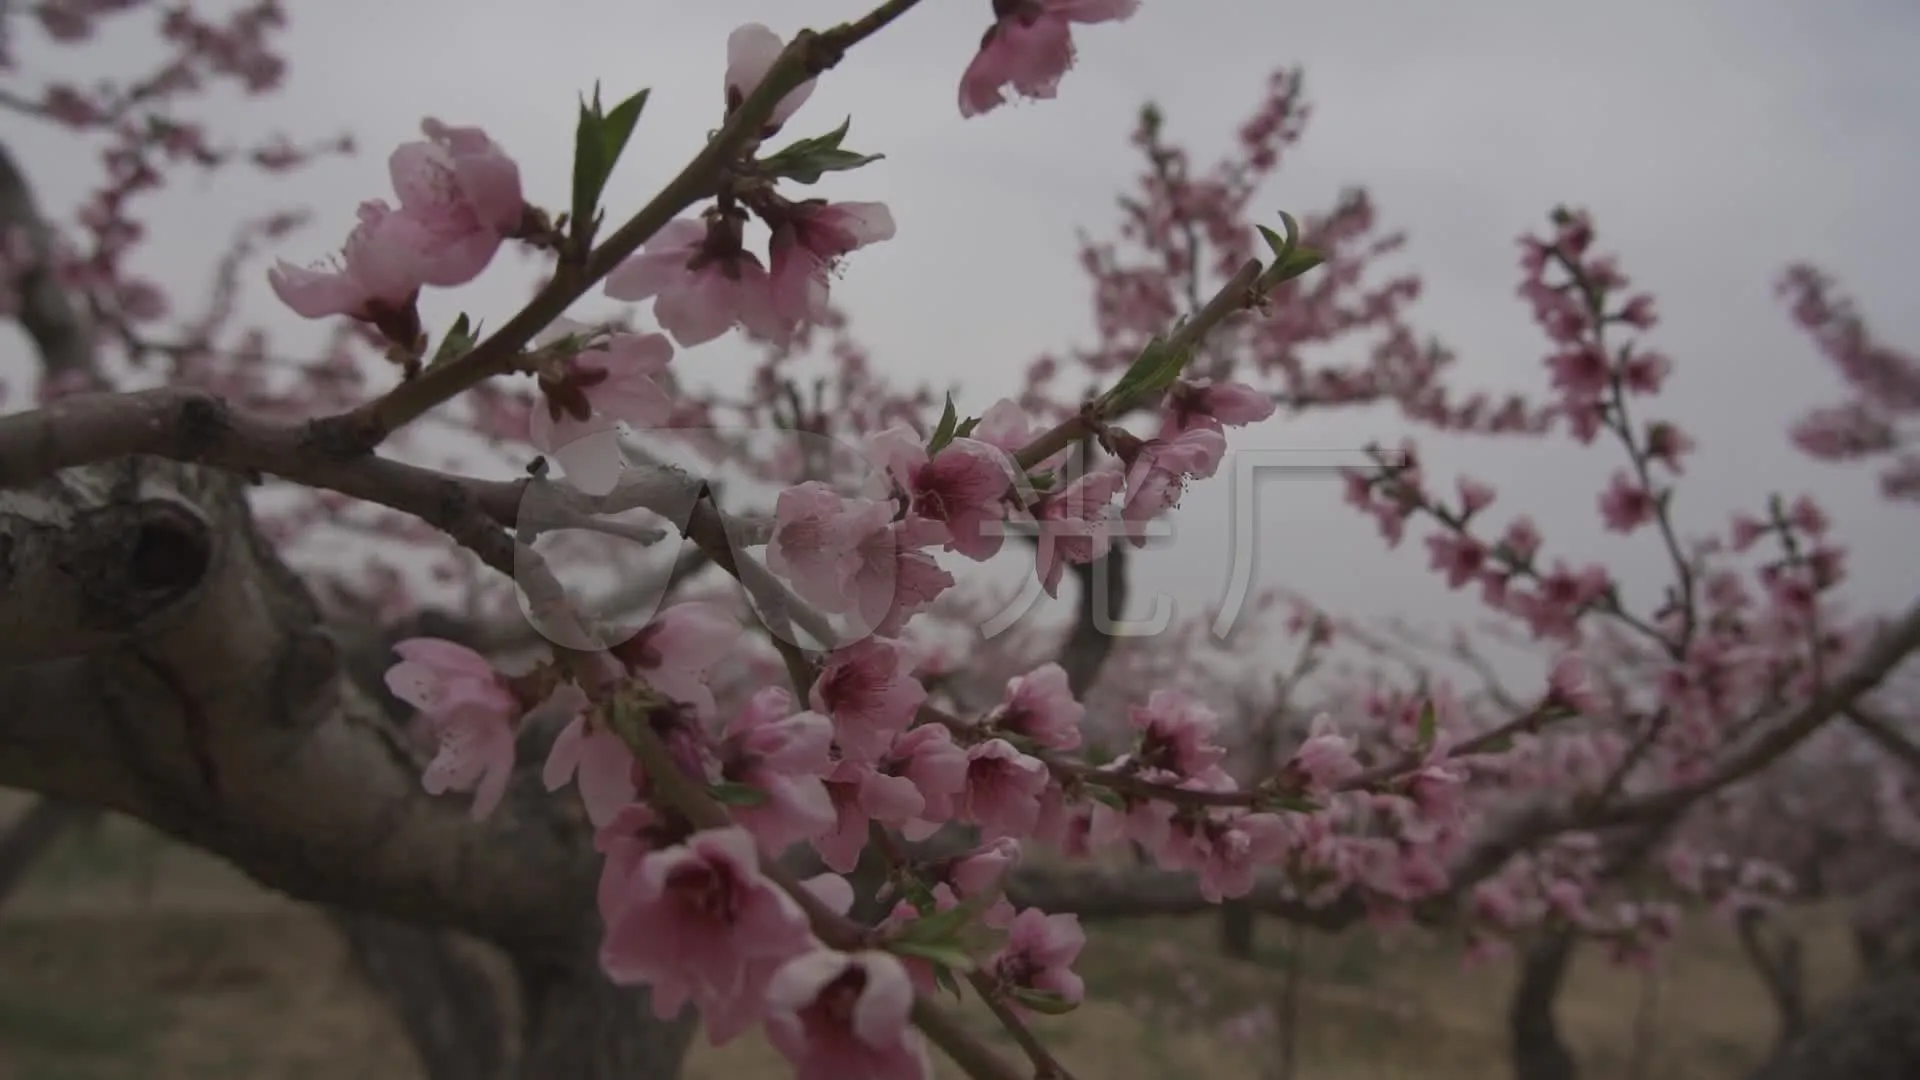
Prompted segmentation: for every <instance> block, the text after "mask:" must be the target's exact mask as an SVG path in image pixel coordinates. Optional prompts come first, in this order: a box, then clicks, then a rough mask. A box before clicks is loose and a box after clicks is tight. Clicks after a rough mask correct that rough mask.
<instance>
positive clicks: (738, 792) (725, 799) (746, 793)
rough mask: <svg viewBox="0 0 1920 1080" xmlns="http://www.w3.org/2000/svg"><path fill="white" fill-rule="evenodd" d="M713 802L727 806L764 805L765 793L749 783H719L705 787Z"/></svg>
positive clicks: (765, 800) (765, 801)
mask: <svg viewBox="0 0 1920 1080" xmlns="http://www.w3.org/2000/svg"><path fill="white" fill-rule="evenodd" d="M707 793H708V794H710V795H712V796H713V798H714V801H715V802H718V803H722V804H724V805H727V806H746V807H753V806H765V805H766V803H767V793H766V792H764V791H761V790H760V789H759V788H757V787H754V786H753V785H751V784H734V783H719V784H714V785H712V786H711V787H709V788H707Z"/></svg>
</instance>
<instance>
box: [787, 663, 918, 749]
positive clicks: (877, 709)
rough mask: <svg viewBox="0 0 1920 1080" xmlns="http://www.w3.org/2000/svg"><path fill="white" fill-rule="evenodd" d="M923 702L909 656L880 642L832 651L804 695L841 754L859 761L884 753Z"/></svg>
mask: <svg viewBox="0 0 1920 1080" xmlns="http://www.w3.org/2000/svg"><path fill="white" fill-rule="evenodd" d="M926 700H927V691H926V689H925V688H924V687H922V686H921V685H920V682H919V680H917V679H915V678H914V677H913V655H912V654H911V653H910V652H908V650H906V649H904V648H901V647H900V646H898V645H895V644H894V643H892V642H889V641H884V640H881V639H879V638H865V639H863V640H861V641H857V642H854V643H853V644H852V645H848V646H846V647H844V648H841V649H836V650H834V651H833V652H832V653H830V654H829V655H828V657H827V663H826V666H825V667H823V668H822V669H821V671H820V675H819V677H818V678H817V679H815V680H814V683H813V687H812V689H811V690H809V691H808V702H809V704H811V705H812V707H813V710H814V711H815V712H819V713H825V714H826V715H827V716H830V717H832V718H833V725H834V732H833V733H834V740H835V741H836V742H837V743H838V744H839V746H840V749H841V751H842V752H843V753H845V754H846V755H847V756H848V757H849V758H851V759H853V760H857V761H872V760H874V759H875V758H878V757H879V756H880V755H881V754H882V753H884V752H886V749H887V747H888V745H890V744H891V743H892V742H893V739H894V736H896V735H898V734H900V733H901V732H903V731H905V730H906V729H907V725H909V724H911V723H912V722H913V717H914V713H915V712H917V711H918V710H919V708H920V706H921V705H922V704H923V703H924V702H925V701H926Z"/></svg>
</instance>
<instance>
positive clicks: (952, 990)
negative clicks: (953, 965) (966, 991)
mask: <svg viewBox="0 0 1920 1080" xmlns="http://www.w3.org/2000/svg"><path fill="white" fill-rule="evenodd" d="M933 981H934V984H935V985H936V986H938V987H940V989H942V990H945V991H946V992H948V993H949V994H952V995H953V1000H955V1001H959V1000H961V998H962V995H961V993H960V980H959V979H956V978H954V977H953V972H952V971H950V970H948V969H947V968H944V967H941V966H939V965H938V964H936V965H934V968H933Z"/></svg>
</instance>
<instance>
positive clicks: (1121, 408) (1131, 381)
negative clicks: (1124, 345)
mask: <svg viewBox="0 0 1920 1080" xmlns="http://www.w3.org/2000/svg"><path fill="white" fill-rule="evenodd" d="M1192 358H1193V352H1192V350H1190V349H1176V348H1174V347H1173V346H1171V345H1169V344H1168V343H1167V340H1166V339H1165V338H1163V337H1160V336H1159V335H1155V336H1154V338H1153V340H1151V341H1149V342H1147V345H1146V348H1144V349H1141V350H1140V355H1139V356H1138V357H1137V358H1135V360H1134V361H1133V363H1132V364H1131V365H1129V366H1128V367H1127V370H1126V372H1125V373H1124V374H1122V375H1121V376H1120V381H1119V382H1117V383H1114V385H1113V389H1111V390H1108V391H1107V392H1106V393H1105V394H1104V395H1102V396H1101V399H1100V402H1099V411H1100V412H1101V413H1102V414H1103V415H1105V416H1118V415H1120V414H1121V413H1123V412H1125V411H1127V409H1129V408H1131V407H1133V405H1135V404H1136V403H1138V402H1139V401H1141V400H1142V399H1144V398H1146V397H1147V396H1149V395H1151V394H1156V393H1159V392H1160V391H1162V390H1165V389H1166V388H1167V387H1169V386H1172V385H1173V381H1174V380H1175V379H1178V378H1179V377H1180V373H1181V372H1182V371H1184V370H1185V369H1186V366H1187V361H1189V360H1191V359H1192Z"/></svg>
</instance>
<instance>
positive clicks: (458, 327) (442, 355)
mask: <svg viewBox="0 0 1920 1080" xmlns="http://www.w3.org/2000/svg"><path fill="white" fill-rule="evenodd" d="M479 338H480V324H478V323H474V324H473V325H471V326H469V325H468V324H467V313H466V312H464V311H463V312H461V313H460V317H459V318H458V319H455V320H454V321H453V325H452V326H451V327H448V328H447V332H446V334H445V335H443V336H442V337H441V338H440V347H439V348H437V349H435V350H433V359H431V360H429V361H427V367H429V368H436V367H439V366H440V365H441V364H445V363H449V362H451V361H454V360H458V359H460V358H461V357H462V356H465V355H466V354H467V353H469V352H471V351H472V350H473V344H474V342H475V341H478V340H479Z"/></svg>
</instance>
